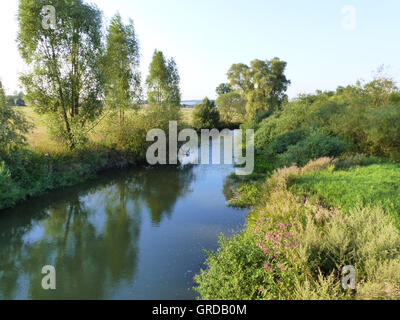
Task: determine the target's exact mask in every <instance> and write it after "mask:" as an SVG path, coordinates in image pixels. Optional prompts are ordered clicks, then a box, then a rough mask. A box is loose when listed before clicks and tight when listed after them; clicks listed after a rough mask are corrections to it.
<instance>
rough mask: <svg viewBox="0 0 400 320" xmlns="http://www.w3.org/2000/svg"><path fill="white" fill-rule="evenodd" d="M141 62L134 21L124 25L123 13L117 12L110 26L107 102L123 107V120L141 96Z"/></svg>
mask: <svg viewBox="0 0 400 320" xmlns="http://www.w3.org/2000/svg"><path fill="white" fill-rule="evenodd" d="M139 61H140V54H139V43H138V40H137V38H136V34H135V28H134V26H133V21H132V20H131V21H130V22H129V24H128V25H124V24H123V22H122V19H121V16H120V15H119V14H116V15H115V16H114V17H113V18H112V20H111V24H110V27H109V29H108V35H107V45H106V53H105V57H104V73H105V77H106V100H105V103H106V105H107V106H108V107H110V108H111V109H114V110H119V113H120V120H121V122H122V121H123V120H124V113H125V111H126V110H127V109H129V108H132V107H133V102H134V101H136V102H137V101H138V100H139V99H140V97H141V78H140V71H139V70H138V68H139Z"/></svg>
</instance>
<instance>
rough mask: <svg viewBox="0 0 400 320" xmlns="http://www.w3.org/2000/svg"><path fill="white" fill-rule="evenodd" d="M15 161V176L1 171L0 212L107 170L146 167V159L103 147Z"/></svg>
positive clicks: (24, 155) (23, 155)
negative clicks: (137, 166)
mask: <svg viewBox="0 0 400 320" xmlns="http://www.w3.org/2000/svg"><path fill="white" fill-rule="evenodd" d="M15 159H16V161H14V162H13V176H11V173H10V170H8V169H7V168H5V167H3V168H0V176H1V178H2V180H1V181H0V182H1V183H0V188H1V190H0V191H1V192H0V210H3V209H8V208H11V207H13V206H14V205H16V204H19V203H21V202H23V201H26V200H29V199H31V198H33V197H37V196H41V195H43V194H44V193H46V192H49V191H52V190H56V189H60V188H63V187H70V186H74V185H77V184H79V183H82V182H84V181H86V180H88V179H90V178H93V177H95V176H96V174H98V173H100V172H102V171H105V170H108V169H114V168H126V167H128V166H134V165H143V164H144V160H143V159H141V158H139V157H137V156H136V155H134V154H132V153H129V152H125V151H122V150H116V149H110V148H106V147H104V146H100V145H93V146H91V147H90V148H86V149H81V150H76V151H74V152H63V153H60V154H58V153H55V154H43V153H40V152H39V153H38V152H33V151H29V150H24V151H23V152H21V153H20V154H19V155H17V156H15Z"/></svg>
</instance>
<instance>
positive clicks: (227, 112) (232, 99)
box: [216, 92, 247, 123]
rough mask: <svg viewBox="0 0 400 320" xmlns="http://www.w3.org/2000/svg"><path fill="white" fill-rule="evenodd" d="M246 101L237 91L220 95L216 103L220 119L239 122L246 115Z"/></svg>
mask: <svg viewBox="0 0 400 320" xmlns="http://www.w3.org/2000/svg"><path fill="white" fill-rule="evenodd" d="M246 103H247V101H246V99H244V98H242V96H241V95H240V94H239V93H237V92H229V93H225V94H222V95H220V96H219V97H218V99H217V101H216V104H217V106H218V110H219V113H220V116H221V120H222V121H224V122H227V123H232V122H234V121H236V122H241V121H242V120H243V118H244V117H245V115H246Z"/></svg>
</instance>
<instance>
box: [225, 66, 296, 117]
mask: <svg viewBox="0 0 400 320" xmlns="http://www.w3.org/2000/svg"><path fill="white" fill-rule="evenodd" d="M285 69H286V62H284V61H281V60H280V59H279V58H274V59H272V60H265V61H262V60H254V61H252V62H251V64H250V67H249V66H247V65H245V64H242V63H240V64H234V65H233V66H232V67H231V68H230V69H229V71H228V79H229V80H230V85H231V87H232V88H233V89H234V90H237V91H238V92H239V93H241V94H242V96H243V98H246V100H247V106H246V109H247V113H248V116H249V118H250V119H254V118H256V116H257V114H259V113H263V112H264V113H266V114H272V113H273V112H274V111H276V110H278V109H279V108H280V107H281V105H282V102H283V101H284V100H285V99H287V96H286V94H285V92H286V90H287V88H288V86H289V84H290V81H289V80H288V79H287V78H286V76H285Z"/></svg>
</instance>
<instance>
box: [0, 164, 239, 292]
mask: <svg viewBox="0 0 400 320" xmlns="http://www.w3.org/2000/svg"><path fill="white" fill-rule="evenodd" d="M228 171H229V168H228V169H227V168H222V169H221V168H215V167H214V168H211V167H210V166H196V167H193V166H185V167H181V168H177V167H173V166H171V167H170V166H167V167H162V168H161V167H159V168H151V169H145V168H141V169H127V170H119V171H109V172H106V173H103V174H102V175H101V177H99V178H96V179H93V180H91V181H88V182H86V183H84V184H82V185H80V186H78V187H73V188H66V189H63V190H60V191H56V192H52V193H51V194H47V195H45V196H43V197H41V198H37V199H33V200H30V201H28V202H26V203H24V204H22V205H19V206H18V207H16V208H14V209H12V210H8V211H4V212H1V213H0V299H115V298H119V299H153V298H154V299H181V298H182V299H188V298H189V299H191V298H194V297H195V293H194V292H193V290H191V286H192V285H193V280H192V277H193V275H194V273H195V272H198V270H199V269H200V267H201V266H202V262H203V261H204V254H203V253H202V251H201V250H202V249H203V248H207V249H211V250H213V249H215V248H216V245H217V236H218V234H219V232H229V230H230V228H232V229H234V228H237V227H238V226H241V225H242V224H243V222H244V217H243V214H238V213H237V212H234V210H233V209H231V208H226V207H225V202H224V198H223V194H222V191H221V190H222V187H223V180H224V179H223V178H224V176H226V174H227V173H228ZM241 213H243V212H241ZM45 265H53V266H54V267H55V268H56V275H57V277H56V279H57V289H56V290H50V291H46V290H43V288H42V286H41V282H42V278H43V277H44V275H42V274H41V270H42V267H43V266H45Z"/></svg>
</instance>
